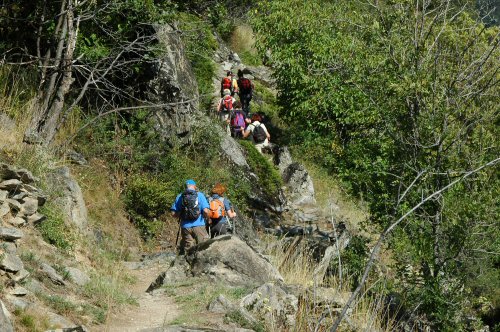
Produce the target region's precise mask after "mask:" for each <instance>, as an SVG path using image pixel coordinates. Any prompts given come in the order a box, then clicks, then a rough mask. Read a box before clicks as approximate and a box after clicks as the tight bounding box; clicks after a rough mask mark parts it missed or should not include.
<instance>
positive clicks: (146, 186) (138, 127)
mask: <svg viewBox="0 0 500 332" xmlns="http://www.w3.org/2000/svg"><path fill="white" fill-rule="evenodd" d="M149 116H150V114H149V113H148V112H145V111H144V112H142V111H138V112H134V113H131V114H123V115H121V116H119V117H116V118H113V117H109V118H104V119H103V121H101V122H99V123H98V124H97V125H96V126H95V127H93V128H89V130H88V131H87V132H86V133H84V134H83V135H82V137H85V141H83V140H82V141H81V142H80V146H79V149H80V151H82V152H83V153H84V154H85V155H86V156H89V157H91V156H98V157H101V158H105V160H106V161H107V164H108V165H109V167H110V169H111V171H112V172H113V173H114V174H123V178H124V182H123V185H124V186H125V190H124V193H123V199H124V201H125V204H126V208H127V211H128V213H129V214H130V216H131V218H132V220H133V222H134V223H135V224H136V225H137V226H138V228H139V229H140V230H141V233H142V235H143V236H144V237H145V238H155V237H156V236H157V235H159V234H160V233H161V230H162V227H163V226H164V223H165V221H164V220H165V218H164V216H165V214H166V213H168V211H169V209H170V206H171V205H172V203H173V202H174V199H175V197H176V196H177V195H178V194H179V193H181V192H182V190H183V189H184V183H185V181H186V180H187V179H190V178H192V179H195V180H196V182H197V184H198V188H199V189H200V190H201V191H202V192H204V193H205V194H209V193H210V190H211V189H212V187H213V185H214V184H215V183H217V182H221V183H223V184H225V185H226V187H227V188H228V192H227V194H226V195H227V197H228V198H229V199H230V200H231V202H232V203H233V205H235V206H237V207H238V208H239V209H240V210H241V211H244V210H245V208H246V206H247V202H246V199H247V198H248V197H249V193H250V190H251V184H250V182H249V181H248V180H247V177H246V176H245V174H241V171H239V170H235V169H233V168H232V167H230V165H229V164H228V163H226V162H225V161H224V160H221V158H220V156H219V155H218V154H216V155H214V154H213V153H211V154H209V153H207V151H208V150H214V149H215V150H214V151H218V147H219V146H220V138H219V137H218V135H217V134H216V132H217V131H216V130H214V128H213V127H212V126H213V125H211V124H207V123H206V122H203V121H197V122H195V123H194V126H193V128H192V137H191V144H190V145H189V146H187V147H184V148H176V147H174V148H169V147H167V146H166V145H165V144H164V143H163V142H164V141H163V140H162V138H161V137H159V135H158V134H157V133H156V132H155V131H154V127H153V126H152V125H151V124H150V123H149V121H148V117H149Z"/></svg>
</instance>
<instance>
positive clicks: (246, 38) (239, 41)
mask: <svg viewBox="0 0 500 332" xmlns="http://www.w3.org/2000/svg"><path fill="white" fill-rule="evenodd" d="M230 44H231V49H233V50H234V51H236V52H237V53H242V52H251V53H253V54H255V53H256V52H257V50H256V49H255V36H254V34H253V30H252V27H251V26H250V25H246V24H245V25H239V26H237V27H236V28H235V29H234V31H233V34H232V35H231V41H230Z"/></svg>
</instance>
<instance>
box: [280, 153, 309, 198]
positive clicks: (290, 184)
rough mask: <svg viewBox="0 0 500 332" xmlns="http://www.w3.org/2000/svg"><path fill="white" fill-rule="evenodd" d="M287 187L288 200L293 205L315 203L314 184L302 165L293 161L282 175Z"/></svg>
mask: <svg viewBox="0 0 500 332" xmlns="http://www.w3.org/2000/svg"><path fill="white" fill-rule="evenodd" d="M282 177H283V180H284V181H285V183H286V184H287V188H288V193H289V194H288V195H287V196H288V200H289V202H290V203H291V204H293V205H304V204H315V203H316V198H315V196H314V185H313V182H312V179H311V177H310V176H309V173H308V172H307V170H306V169H305V168H304V166H303V165H301V164H299V163H293V164H291V165H290V166H288V167H287V168H286V169H285V171H284V173H283V175H282Z"/></svg>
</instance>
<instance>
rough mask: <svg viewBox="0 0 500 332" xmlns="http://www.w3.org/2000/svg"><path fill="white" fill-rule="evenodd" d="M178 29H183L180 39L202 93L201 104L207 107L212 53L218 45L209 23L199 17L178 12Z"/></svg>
mask: <svg viewBox="0 0 500 332" xmlns="http://www.w3.org/2000/svg"><path fill="white" fill-rule="evenodd" d="M176 19H177V20H178V25H179V29H181V30H182V31H183V33H182V36H181V37H182V40H183V42H184V44H185V46H186V55H187V57H188V59H189V61H190V62H191V66H192V67H193V71H194V74H195V76H196V80H197V82H198V91H199V93H200V95H202V100H201V104H202V105H203V106H205V107H209V105H210V102H211V97H212V95H211V94H212V91H213V82H212V79H213V77H214V76H215V69H216V65H215V63H214V61H213V55H214V52H215V50H216V49H217V47H218V43H217V40H216V39H215V37H214V35H213V33H212V29H211V27H210V25H209V24H208V23H207V22H206V21H204V20H202V19H200V18H199V17H197V16H195V15H191V14H187V13H179V14H178V16H177V17H176Z"/></svg>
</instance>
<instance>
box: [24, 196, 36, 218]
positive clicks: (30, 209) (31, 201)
mask: <svg viewBox="0 0 500 332" xmlns="http://www.w3.org/2000/svg"><path fill="white" fill-rule="evenodd" d="M22 201H23V203H22V205H21V211H20V213H22V214H23V215H25V216H31V215H32V214H34V213H36V211H37V210H38V199H36V198H33V197H25V198H23V200H22Z"/></svg>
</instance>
